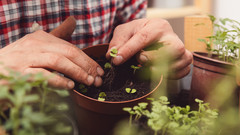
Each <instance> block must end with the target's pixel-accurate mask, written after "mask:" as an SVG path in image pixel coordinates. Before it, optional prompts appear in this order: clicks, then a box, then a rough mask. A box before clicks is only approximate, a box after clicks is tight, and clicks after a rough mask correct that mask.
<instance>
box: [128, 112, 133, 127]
mask: <svg viewBox="0 0 240 135" xmlns="http://www.w3.org/2000/svg"><path fill="white" fill-rule="evenodd" d="M132 117H133V115H132V114H130V117H129V127H131V126H132Z"/></svg>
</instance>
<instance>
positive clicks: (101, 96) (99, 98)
mask: <svg viewBox="0 0 240 135" xmlns="http://www.w3.org/2000/svg"><path fill="white" fill-rule="evenodd" d="M106 96H107V95H106V93H105V92H100V93H99V95H98V100H99V101H105V97H106Z"/></svg>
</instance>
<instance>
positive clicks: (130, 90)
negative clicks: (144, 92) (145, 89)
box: [125, 88, 137, 94]
mask: <svg viewBox="0 0 240 135" xmlns="http://www.w3.org/2000/svg"><path fill="white" fill-rule="evenodd" d="M125 90H126V92H127V93H132V94H133V93H136V92H137V90H136V89H131V88H126V89H125Z"/></svg>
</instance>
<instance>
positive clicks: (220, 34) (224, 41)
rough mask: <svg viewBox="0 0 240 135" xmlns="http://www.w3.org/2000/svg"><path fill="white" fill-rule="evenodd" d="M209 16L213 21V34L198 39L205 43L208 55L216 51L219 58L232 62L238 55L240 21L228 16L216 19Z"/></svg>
mask: <svg viewBox="0 0 240 135" xmlns="http://www.w3.org/2000/svg"><path fill="white" fill-rule="evenodd" d="M209 17H210V19H211V21H212V23H213V35H211V36H208V37H206V39H198V40H199V41H200V42H203V43H205V44H206V50H207V51H208V54H209V57H211V55H212V53H216V54H217V55H218V56H219V58H220V59H221V60H223V61H227V62H234V60H235V59H237V58H238V56H239V55H238V53H237V52H238V51H237V50H238V49H239V47H240V43H239V37H240V23H239V22H238V21H236V20H233V19H229V18H220V19H219V20H217V19H216V18H215V17H214V16H212V15H209ZM211 45H214V46H215V48H212V47H211Z"/></svg>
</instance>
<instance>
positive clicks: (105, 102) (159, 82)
mask: <svg viewBox="0 0 240 135" xmlns="http://www.w3.org/2000/svg"><path fill="white" fill-rule="evenodd" d="M106 45H109V44H108V43H104V44H98V45H94V46H106ZM90 47H93V46H89V47H86V48H84V49H82V50H85V49H88V48H90ZM162 80H163V75H161V77H160V79H159V81H158V84H157V85H156V86H155V88H154V89H152V90H151V91H150V92H149V93H147V94H146V95H144V96H141V97H139V98H135V99H131V100H126V101H99V100H97V99H95V98H91V97H88V96H86V95H83V94H81V93H79V92H78V91H77V90H74V89H73V92H74V93H75V94H77V95H78V96H82V97H84V98H85V99H88V100H91V101H95V102H100V103H104V104H122V103H130V102H134V101H137V100H140V99H143V98H145V97H147V96H149V95H151V94H152V93H153V92H154V91H156V90H157V89H158V87H159V86H160V85H161V83H162Z"/></svg>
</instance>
